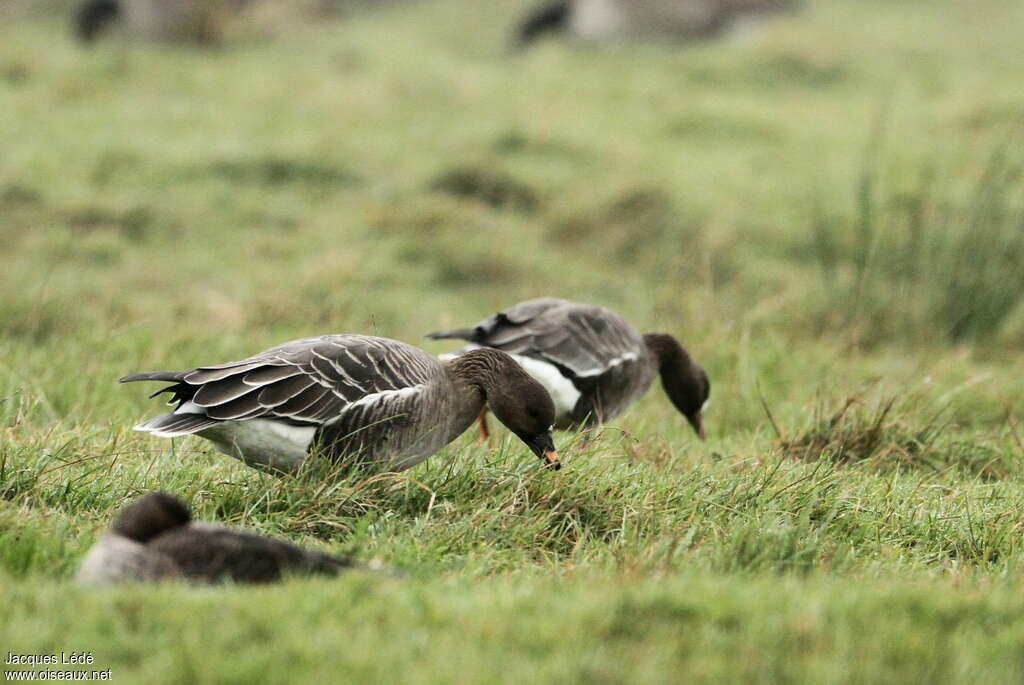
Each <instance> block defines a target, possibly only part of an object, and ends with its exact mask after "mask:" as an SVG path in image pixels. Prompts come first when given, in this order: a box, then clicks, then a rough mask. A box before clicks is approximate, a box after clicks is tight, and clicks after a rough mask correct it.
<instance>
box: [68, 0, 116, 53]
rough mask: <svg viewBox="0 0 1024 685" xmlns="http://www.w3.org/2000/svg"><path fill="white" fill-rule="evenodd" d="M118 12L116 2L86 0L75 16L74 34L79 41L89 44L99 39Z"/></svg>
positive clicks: (112, 0) (111, 0)
mask: <svg viewBox="0 0 1024 685" xmlns="http://www.w3.org/2000/svg"><path fill="white" fill-rule="evenodd" d="M120 12H121V8H120V6H119V5H118V4H117V0H87V1H86V2H85V3H83V4H82V6H81V7H79V9H78V14H77V15H76V16H75V34H76V35H77V36H78V38H79V40H82V41H84V42H86V43H90V42H92V41H94V40H96V39H97V38H98V37H99V35H100V34H101V33H102V32H103V31H104V30H105V29H106V28H107V25H108V24H110V23H111V22H112V21H113V20H114V19H116V18H117V16H118V14H120Z"/></svg>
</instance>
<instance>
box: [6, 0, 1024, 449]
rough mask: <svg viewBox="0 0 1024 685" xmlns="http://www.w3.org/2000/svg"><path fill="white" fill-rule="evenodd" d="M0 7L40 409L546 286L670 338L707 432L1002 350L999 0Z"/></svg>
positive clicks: (1008, 317) (1012, 328) (1007, 80)
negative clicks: (700, 387)
mask: <svg viewBox="0 0 1024 685" xmlns="http://www.w3.org/2000/svg"><path fill="white" fill-rule="evenodd" d="M0 12H2V15H0V16H2V19H3V22H2V26H0V265H2V269H0V288H2V290H3V292H4V296H3V298H2V300H0V348H2V349H3V351H4V356H5V357H6V358H7V359H9V360H12V361H11V368H9V369H8V370H7V371H6V377H5V380H4V382H5V387H6V388H7V389H8V390H9V391H10V392H14V389H16V388H20V389H24V388H26V387H28V386H37V387H38V388H39V392H41V393H44V394H45V395H46V396H47V397H49V396H50V395H52V396H53V399H50V400H47V402H43V403H42V406H44V407H45V410H43V411H44V412H46V414H44V415H46V416H48V417H49V418H50V419H52V418H55V417H61V416H63V415H65V413H66V412H67V411H68V410H69V408H70V407H80V406H81V405H82V404H85V405H88V406H91V407H97V408H103V407H106V408H107V410H108V414H107V415H111V414H112V415H114V416H118V417H120V415H121V413H122V412H124V413H125V417H124V418H125V420H126V421H128V420H130V419H129V418H128V413H131V414H133V415H134V413H137V410H136V409H133V408H132V407H131V404H132V403H131V402H128V401H126V400H124V398H123V396H118V395H116V394H115V393H112V392H111V391H110V389H109V387H108V386H106V385H105V383H103V384H101V386H100V389H99V390H96V389H93V387H92V386H91V385H85V386H84V387H79V386H82V384H81V383H79V384H78V386H76V385H74V383H73V382H72V381H71V380H70V379H71V378H72V377H74V376H78V377H83V376H88V377H101V376H102V377H104V378H106V377H107V376H109V377H110V378H111V379H112V378H114V377H116V376H118V375H120V374H121V373H124V372H127V371H131V370H135V369H138V368H148V367H150V366H152V367H154V368H156V367H159V368H164V367H178V366H181V367H186V366H190V365H193V364H195V363H197V362H203V361H209V362H214V361H217V360H218V359H219V358H220V357H221V356H223V357H224V358H234V356H237V355H244V354H249V353H252V352H255V351H257V350H259V349H262V348H264V347H266V346H269V345H271V344H274V343H276V342H280V341H282V340H286V339H290V338H295V337H300V336H306V335H314V334H320V333H328V332H362V333H376V334H380V335H386V336H389V337H395V338H400V339H405V340H409V341H412V342H417V343H418V342H420V341H421V336H422V334H423V333H425V332H427V331H430V330H435V329H438V328H445V327H451V326H453V325H458V324H463V323H465V322H467V321H474V320H477V319H479V318H482V317H484V316H486V315H488V314H490V313H492V312H494V311H497V310H498V309H499V308H502V307H504V306H507V305H509V304H511V303H514V302H516V301H519V300H522V299H526V298H529V297H535V296H540V295H557V296H562V297H567V298H571V299H576V300H580V301H584V302H594V303H600V304H604V305H607V306H610V307H613V308H615V309H617V310H618V311H620V312H622V313H623V314H624V315H625V316H627V318H629V319H631V320H632V321H634V322H635V323H636V324H637V325H638V327H640V328H642V329H644V330H658V329H661V330H665V331H668V332H672V333H674V334H676V335H678V336H679V337H680V338H681V339H682V340H683V342H684V344H686V345H687V346H688V347H690V349H691V350H692V351H693V352H694V354H695V356H696V357H697V358H698V359H700V360H701V361H702V362H703V363H704V364H705V366H706V367H707V368H708V369H709V372H710V373H711V376H712V378H714V379H716V380H717V381H719V382H718V383H717V384H716V394H717V396H718V398H724V399H721V400H720V401H719V402H716V404H718V406H717V407H716V411H717V419H716V420H717V422H718V423H717V430H718V431H719V432H720V433H728V432H730V431H732V430H735V429H737V428H744V427H753V426H756V425H759V424H761V423H762V422H763V413H762V410H761V407H760V404H759V403H758V402H757V401H756V388H755V385H756V381H757V380H758V379H760V382H762V383H766V384H768V385H769V386H772V385H775V386H776V387H777V388H778V392H777V394H778V395H780V396H783V397H785V398H786V399H787V400H789V399H791V400H793V402H794V403H796V404H795V405H794V406H805V405H801V403H805V402H806V401H807V399H808V398H809V397H812V396H813V394H814V393H815V392H817V391H818V390H819V389H820V387H821V385H822V384H825V385H829V384H835V385H836V386H855V385H857V384H858V383H860V382H862V381H863V379H865V378H869V377H874V376H876V375H879V374H887V373H905V374H909V375H913V374H917V373H918V371H919V370H920V369H921V368H922V366H923V365H926V364H931V363H933V362H935V360H940V361H939V362H935V363H938V364H940V366H941V365H942V364H945V367H943V368H947V369H948V371H949V373H950V374H951V375H952V377H953V380H957V379H959V378H960V377H959V376H958V374H962V375H963V376H964V377H966V376H968V375H970V373H973V371H971V372H967V371H964V370H963V366H962V365H961V364H960V363H959V361H957V360H959V359H960V358H961V357H960V356H958V355H962V354H965V353H966V354H968V355H970V356H972V358H974V359H975V360H977V362H978V363H979V364H983V365H984V364H989V363H991V364H997V365H1002V366H1001V367H1000V368H1004V369H1005V368H1007V365H1011V366H1012V365H1015V364H1016V354H1015V353H1016V351H1017V350H1018V349H1019V346H1020V343H1021V342H1022V340H1024V309H1022V308H1021V307H1020V301H1019V300H1020V298H1019V296H1020V293H1021V290H1022V288H1024V268H1022V267H1024V243H1022V242H1021V240H1020V229H1021V228H1024V223H1022V213H1021V194H1022V193H1021V190H1022V188H1021V180H1020V179H1021V162H1022V161H1024V155H1022V152H1024V151H1022V149H1021V145H1020V124H1021V118H1022V114H1024V95H1022V91H1021V89H1020V83H1021V81H1022V77H1024V59H1022V58H1024V55H1022V48H1021V43H1020V40H1019V36H1020V30H1019V29H1020V27H1021V26H1024V7H1022V6H1021V3H1019V2H1015V1H1012V0H913V1H906V2H900V3H890V2H883V1H881V0H808V1H807V2H803V3H797V2H787V1H783V0H705V1H704V2H696V1H694V2H686V1H684V0H678V1H677V2H668V1H667V0H645V1H644V2H640V1H639V0H638V1H636V2H633V3H624V2H616V1H615V0H578V1H577V2H574V3H565V4H559V3H554V4H547V5H545V4H543V3H541V4H537V3H534V2H526V1H524V0H494V1H492V2H487V3H478V2H471V1H469V0H407V1H403V0H388V1H385V0H380V1H379V2H375V1H373V0H363V1H357V0H305V1H303V2H295V3H275V2H268V1H261V0H221V1H218V2H203V3H199V2H192V1H190V0H180V1H179V2H162V3H161V2H155V0H121V1H120V2H119V3H114V2H99V3H97V2H90V3H82V2H72V1H63V0H47V1H29V0H6V1H5V3H4V4H3V6H2V9H0ZM431 345H433V346H432V347H430V346H428V348H429V349H431V350H432V351H442V349H443V346H441V345H440V344H439V343H431ZM964 350H967V352H964ZM927 360H931V361H927ZM941 360H945V361H941ZM847 361H850V362H853V361H856V362H857V365H851V364H845V362H847ZM838 362H844V364H838ZM920 375H922V376H923V375H924V374H923V373H922V374H920ZM915 377H916V376H915ZM808 379H813V382H808ZM961 380H962V379H961ZM951 382H953V381H951ZM26 383H28V386H26ZM54 384H56V386H57V387H60V388H61V390H60V391H59V392H51V391H50V390H46V389H47V388H52V387H53V386H54ZM44 390H45V392H44ZM115 396H118V397H120V400H115V399H113V397H115ZM975 406H976V407H980V409H978V410H977V412H978V413H976V414H974V415H973V416H974V419H976V420H979V421H984V420H986V417H988V418H992V420H995V418H994V417H995V416H996V415H997V414H1000V412H1001V411H1002V410H1001V408H1000V406H1001V405H1000V401H999V400H998V398H996V397H995V396H994V395H993V396H992V397H991V398H989V399H988V400H987V403H986V400H985V399H984V398H982V399H980V400H979V401H978V403H977V404H976V405H975ZM985 407H990V410H991V411H990V413H989V414H986V413H985V410H984V408H985ZM98 410H99V409H97V411H98ZM4 411H14V410H13V409H7V410H4ZM666 417H667V419H670V418H671V417H670V416H669V415H668V414H666ZM974 419H972V420H974Z"/></svg>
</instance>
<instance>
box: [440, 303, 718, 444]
mask: <svg viewBox="0 0 1024 685" xmlns="http://www.w3.org/2000/svg"><path fill="white" fill-rule="evenodd" d="M427 337H429V338H434V339H442V338H457V339H461V340H467V341H469V342H471V343H473V344H474V345H473V346H470V347H469V348H466V349H467V350H473V349H477V348H476V347H475V346H482V347H483V348H494V349H499V350H502V351H503V352H507V353H509V354H511V355H512V357H513V358H514V359H515V360H516V361H518V362H519V363H520V364H521V365H522V367H523V369H525V370H526V372H527V373H529V374H530V375H531V376H533V377H534V378H535V379H537V381H538V382H539V383H540V384H541V385H543V386H544V387H545V388H546V389H547V390H548V392H549V393H550V395H551V397H552V399H553V400H554V402H555V414H556V419H555V425H556V426H557V427H558V428H575V427H578V426H593V425H597V424H600V423H603V422H605V421H608V420H610V419H612V418H614V417H616V416H618V415H619V414H621V413H622V412H623V411H624V410H625V409H626V408H627V407H628V406H629V405H630V404H632V403H633V402H635V401H636V400H638V399H639V398H640V397H641V396H642V395H643V394H644V393H645V392H647V389H648V388H649V387H650V386H651V383H652V382H653V381H654V378H655V376H657V375H659V374H660V376H661V382H662V386H663V387H664V389H665V393H666V394H667V395H668V397H669V399H670V400H671V401H672V404H673V405H675V407H676V409H678V410H679V411H680V412H681V413H682V414H683V415H684V416H685V417H686V419H687V420H688V421H689V422H690V425H692V426H693V428H694V430H695V431H697V434H698V435H699V436H700V437H701V438H702V439H703V438H704V425H703V420H702V414H703V410H704V406H705V404H706V403H707V400H708V395H709V394H710V392H711V383H710V381H709V380H708V377H707V374H706V373H704V369H702V368H701V367H700V366H698V365H697V364H696V362H694V361H693V359H691V358H690V355H689V353H688V352H687V351H686V350H685V349H684V348H683V347H682V345H680V344H679V343H678V342H677V341H676V339H675V338H673V337H672V336H671V335H667V334H664V333H652V334H648V335H640V333H638V332H637V330H636V329H635V328H633V326H631V325H630V324H629V323H628V322H627V321H626V320H625V319H623V318H622V317H621V316H619V315H618V314H616V313H615V312H613V311H611V310H610V309H606V308H604V307H596V306H593V305H587V304H578V303H576V302H570V301H568V300H560V299H557V298H553V297H545V298H541V299H536V300H528V301H526V302H520V303H519V304H517V305H514V306H512V307H509V308H508V309H506V310H504V311H502V312H498V313H497V314H495V315H494V316H492V317H490V318H488V319H484V320H483V321H481V322H479V323H478V324H476V325H475V326H473V327H472V328H465V329H460V330H454V331H446V332H438V333H431V334H430V335H429V336H427ZM465 354H472V351H466V352H465ZM482 429H483V430H484V431H485V432H486V427H485V426H482Z"/></svg>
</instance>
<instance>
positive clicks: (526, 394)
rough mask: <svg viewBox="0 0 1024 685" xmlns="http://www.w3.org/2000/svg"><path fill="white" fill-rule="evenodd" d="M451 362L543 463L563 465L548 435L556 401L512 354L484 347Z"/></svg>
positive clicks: (553, 420)
mask: <svg viewBox="0 0 1024 685" xmlns="http://www.w3.org/2000/svg"><path fill="white" fill-rule="evenodd" d="M453 365H454V367H455V368H456V369H457V372H458V373H459V375H460V376H462V377H463V378H464V379H465V380H466V381H468V382H470V383H473V384H475V385H476V386H477V387H479V388H480V390H481V391H482V392H483V394H484V397H485V398H486V401H487V406H488V407H490V409H491V411H492V412H493V413H494V416H496V417H497V419H498V420H499V421H501V422H502V423H503V424H505V426H506V427H507V428H508V429H509V430H510V431H512V432H513V433H515V434H516V436H518V437H519V439H520V440H522V441H523V442H525V443H526V445H527V447H529V448H530V449H531V450H532V451H533V453H534V454H536V455H537V456H538V457H540V459H541V460H542V461H544V463H545V465H546V466H549V467H551V468H554V469H556V470H557V469H559V468H561V467H562V464H561V462H560V461H559V459H558V452H556V451H555V443H554V440H552V438H551V427H552V425H553V424H554V423H555V404H554V402H552V401H551V395H549V394H548V391H547V390H545V389H544V386H543V385H541V384H540V383H538V382H537V381H535V380H534V379H533V378H531V377H530V376H529V375H528V374H527V373H526V372H525V371H523V368H522V367H521V366H519V364H517V363H516V362H515V360H513V359H512V357H510V356H508V355H507V354H505V353H504V352H499V351H498V350H492V349H490V348H486V347H482V348H479V349H476V350H470V351H469V352H466V353H464V354H462V355H459V357H458V358H457V359H456V360H455V361H454V362H453Z"/></svg>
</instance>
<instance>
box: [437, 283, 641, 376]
mask: <svg viewBox="0 0 1024 685" xmlns="http://www.w3.org/2000/svg"><path fill="white" fill-rule="evenodd" d="M431 337H459V338H462V339H465V340H469V341H470V342H474V343H476V344H478V345H484V346H486V347H494V348H497V349H499V350H502V351H504V352H509V353H511V354H519V355H523V356H527V357H533V358H535V359H541V360H543V361H547V362H549V363H551V364H554V365H555V366H557V367H558V368H559V369H560V370H562V372H563V373H564V374H565V375H567V376H569V377H570V378H586V377H592V376H599V375H601V374H603V373H604V372H605V371H607V370H608V369H610V368H612V367H613V366H616V365H618V364H621V363H623V362H625V361H630V360H634V359H637V358H638V357H639V355H640V353H641V351H642V349H643V339H642V338H641V337H640V334H639V333H638V332H637V331H636V329H634V328H633V327H632V326H631V325H629V323H627V322H626V321H625V320H624V319H623V318H622V317H620V316H619V315H618V314H616V313H615V312H613V311H611V310H609V309H605V308H604V307H595V306H592V305H585V304H577V303H575V302H569V301H568V300H560V299H556V298H550V297H548V298H541V299H537V300H528V301H526V302H521V303H519V304H517V305H514V306H512V307H509V308H508V309H506V310H504V311H502V312H498V313H497V314H495V315H494V316H492V317H490V318H487V319H484V320H483V321H481V322H479V323H478V324H476V325H475V326H474V327H473V328H471V329H465V330H462V331H452V332H451V334H447V333H440V334H432V336H431Z"/></svg>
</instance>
